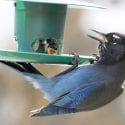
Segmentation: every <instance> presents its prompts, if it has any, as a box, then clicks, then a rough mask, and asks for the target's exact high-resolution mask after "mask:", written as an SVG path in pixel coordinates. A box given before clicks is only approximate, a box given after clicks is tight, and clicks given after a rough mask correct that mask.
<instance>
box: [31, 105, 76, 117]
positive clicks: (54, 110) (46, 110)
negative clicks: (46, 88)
mask: <svg viewBox="0 0 125 125" xmlns="http://www.w3.org/2000/svg"><path fill="white" fill-rule="evenodd" d="M75 112H78V111H77V109H75V108H64V107H59V106H56V105H50V106H46V107H42V108H40V109H37V110H34V111H31V116H34V117H38V116H51V115H61V114H69V113H75Z"/></svg>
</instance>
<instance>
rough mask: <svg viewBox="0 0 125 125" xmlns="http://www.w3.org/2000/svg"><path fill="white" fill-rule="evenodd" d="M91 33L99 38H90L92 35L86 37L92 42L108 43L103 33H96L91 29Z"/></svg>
mask: <svg viewBox="0 0 125 125" xmlns="http://www.w3.org/2000/svg"><path fill="white" fill-rule="evenodd" d="M91 31H93V32H95V33H97V34H98V35H99V36H98V37H95V36H92V35H88V36H89V37H90V38H92V39H94V40H97V41H99V42H102V43H108V40H107V38H106V36H105V34H104V33H101V32H98V31H96V30H93V29H91Z"/></svg>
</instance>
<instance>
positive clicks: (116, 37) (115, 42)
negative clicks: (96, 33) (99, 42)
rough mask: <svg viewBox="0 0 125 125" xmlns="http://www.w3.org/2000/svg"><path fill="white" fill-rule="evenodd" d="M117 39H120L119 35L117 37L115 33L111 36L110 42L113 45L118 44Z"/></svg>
mask: <svg viewBox="0 0 125 125" xmlns="http://www.w3.org/2000/svg"><path fill="white" fill-rule="evenodd" d="M119 40H120V37H119V36H117V35H113V36H112V44H113V45H116V44H118V42H119Z"/></svg>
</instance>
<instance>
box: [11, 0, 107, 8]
mask: <svg viewBox="0 0 125 125" xmlns="http://www.w3.org/2000/svg"><path fill="white" fill-rule="evenodd" d="M9 1H17V2H19V1H22V2H37V3H46V4H60V5H69V7H71V8H74V7H75V6H78V7H79V8H82V7H92V8H100V9H105V7H102V6H100V5H96V4H92V3H88V2H83V1H76V0H9Z"/></svg>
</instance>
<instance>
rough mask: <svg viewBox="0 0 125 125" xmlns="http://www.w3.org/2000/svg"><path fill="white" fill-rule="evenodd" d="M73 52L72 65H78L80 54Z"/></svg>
mask: <svg viewBox="0 0 125 125" xmlns="http://www.w3.org/2000/svg"><path fill="white" fill-rule="evenodd" d="M71 54H72V55H74V56H73V58H72V62H71V63H72V65H74V66H78V65H79V55H78V54H76V53H74V52H72V53H71Z"/></svg>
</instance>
